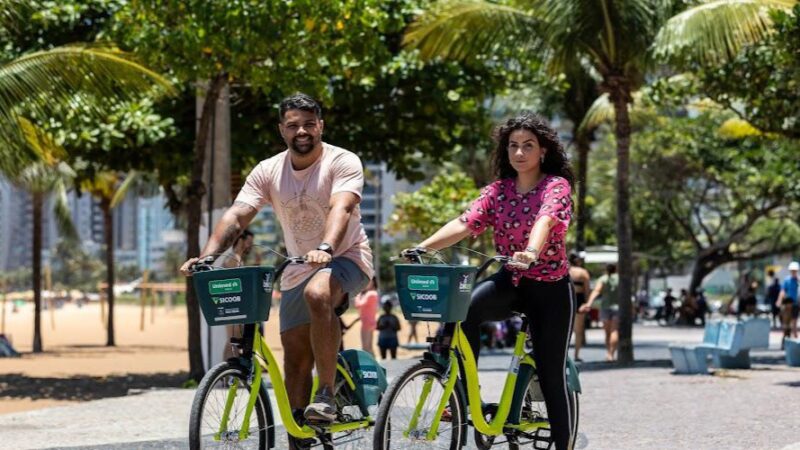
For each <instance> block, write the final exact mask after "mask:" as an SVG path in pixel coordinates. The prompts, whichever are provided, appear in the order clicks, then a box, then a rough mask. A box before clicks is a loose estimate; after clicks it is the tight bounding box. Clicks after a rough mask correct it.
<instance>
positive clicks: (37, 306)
mask: <svg viewBox="0 0 800 450" xmlns="http://www.w3.org/2000/svg"><path fill="white" fill-rule="evenodd" d="M32 196H33V199H32V200H33V254H32V259H33V261H32V263H33V264H32V265H33V308H34V309H33V353H41V352H42V208H43V207H44V194H42V193H33V195H32Z"/></svg>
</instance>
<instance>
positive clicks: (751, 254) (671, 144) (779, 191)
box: [633, 112, 800, 290]
mask: <svg viewBox="0 0 800 450" xmlns="http://www.w3.org/2000/svg"><path fill="white" fill-rule="evenodd" d="M729 117H730V116H729V114H720V113H718V112H706V113H702V114H700V115H699V116H697V117H693V118H690V117H674V116H672V117H669V118H667V117H662V118H660V119H659V120H656V121H653V122H652V123H651V124H649V125H648V126H646V127H644V128H643V129H642V130H640V131H639V132H637V134H636V139H635V140H634V146H633V149H634V155H635V164H636V167H637V170H636V171H635V173H636V178H635V180H636V183H635V185H636V186H637V188H636V189H635V196H634V198H635V199H636V200H635V202H634V203H635V204H637V205H639V206H640V209H641V210H642V212H645V211H646V212H647V213H648V214H647V215H644V216H641V219H642V221H641V222H639V223H637V227H636V228H637V239H640V240H641V241H642V242H644V243H649V244H650V245H651V246H652V247H651V248H653V249H656V250H660V252H659V253H661V254H662V255H664V256H667V257H669V258H671V259H673V260H680V259H688V260H690V261H692V277H691V281H690V285H689V288H690V289H691V290H694V289H696V288H698V287H699V286H700V285H701V284H702V281H703V279H704V278H705V277H706V276H707V275H708V274H710V273H711V272H712V271H713V270H714V269H716V268H717V267H719V266H720V265H722V264H725V263H729V262H735V261H748V260H756V259H759V258H764V257H767V256H771V255H775V254H780V253H785V252H790V251H794V250H796V249H797V248H800V228H799V227H798V226H797V219H798V216H797V210H798V208H800V187H798V186H797V183H794V182H793V181H792V180H795V179H797V177H798V176H800V168H798V166H797V163H796V160H794V158H793V156H792V155H794V154H795V152H796V148H795V147H794V146H793V145H792V144H791V142H789V141H787V140H785V139H773V138H769V137H765V136H746V137H740V138H731V137H728V136H725V135H723V134H721V130H722V129H723V125H724V124H725V122H726V120H727V119H728V118H729ZM648 219H649V220H648Z"/></svg>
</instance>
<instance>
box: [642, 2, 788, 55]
mask: <svg viewBox="0 0 800 450" xmlns="http://www.w3.org/2000/svg"><path fill="white" fill-rule="evenodd" d="M797 3H798V0H716V1H712V2H708V3H704V4H701V5H698V6H695V7H693V8H689V9H687V10H686V11H683V12H682V13H680V14H677V15H675V16H674V17H672V18H670V19H669V20H668V21H667V22H666V23H665V24H664V26H663V27H662V28H661V30H660V31H659V32H658V35H657V36H656V39H655V42H654V44H653V48H654V50H655V53H656V55H658V56H661V57H665V58H673V59H675V60H678V61H679V62H681V60H683V61H687V60H692V61H699V62H701V63H705V64H714V63H721V62H725V61H727V60H730V59H732V58H733V57H734V56H736V54H738V53H739V50H740V49H741V48H742V47H743V46H745V45H748V44H752V43H754V42H758V41H759V40H761V39H762V38H763V37H764V36H766V35H767V34H769V33H771V32H772V31H773V30H772V17H771V15H770V11H772V10H775V9H781V10H784V11H790V10H791V9H792V8H793V7H794V6H795V5H796V4H797Z"/></svg>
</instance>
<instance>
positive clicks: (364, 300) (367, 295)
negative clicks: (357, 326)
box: [355, 291, 378, 330]
mask: <svg viewBox="0 0 800 450" xmlns="http://www.w3.org/2000/svg"><path fill="white" fill-rule="evenodd" d="M355 307H356V308H358V317H359V318H360V319H361V329H362V330H375V327H376V326H377V324H378V320H377V319H376V316H377V315H378V291H367V292H363V293H361V294H358V296H357V297H356V301H355Z"/></svg>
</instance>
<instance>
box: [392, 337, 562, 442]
mask: <svg viewBox="0 0 800 450" xmlns="http://www.w3.org/2000/svg"><path fill="white" fill-rule="evenodd" d="M526 336H527V333H525V332H520V333H518V334H517V339H516V342H515V343H514V353H513V356H512V358H511V366H510V367H509V370H508V375H507V376H506V381H505V384H504V386H503V392H502V394H501V396H500V402H499V403H498V408H497V413H496V414H495V416H494V417H493V418H492V420H491V422H487V421H486V418H485V417H484V415H483V411H482V410H481V394H480V388H479V385H478V366H477V363H476V362H475V356H474V355H473V354H472V348H471V347H470V345H469V342H468V341H467V337H466V335H465V334H464V332H463V331H461V324H460V323H459V324H457V325H456V327H455V331H454V333H453V338H452V346H451V347H450V351H449V353H450V354H449V356H450V359H449V366H448V369H447V373H448V374H449V376H448V377H447V382H446V383H445V388H444V392H443V394H442V398H441V400H440V401H439V405H438V407H437V409H436V412H435V414H434V418H433V422H432V423H431V427H430V429H429V430H428V434H427V436H426V438H427V439H428V440H433V439H435V438H436V435H437V433H438V430H439V423H440V422H441V418H442V413H443V412H444V409H445V408H446V407H447V401H448V399H449V398H450V396H451V395H452V394H453V391H454V390H455V386H456V380H457V379H458V378H459V374H461V373H462V372H461V365H462V364H463V368H464V371H463V374H464V376H465V377H466V379H465V380H464V382H465V383H466V391H467V402H468V403H469V412H470V414H471V416H472V425H473V426H474V427H475V429H477V430H478V431H479V432H481V433H482V434H485V435H487V436H498V435H501V434H503V431H504V429H505V428H516V429H519V430H521V431H530V430H535V429H538V428H546V427H548V426H549V423H548V422H547V421H537V422H526V423H520V424H506V420H507V419H508V415H509V412H510V410H511V404H512V402H513V401H514V394H515V387H516V385H517V377H518V375H519V369H520V367H521V366H522V365H526V364H527V365H530V366H531V367H532V368H533V369H535V368H536V362H534V360H533V358H532V357H531V356H530V355H529V354H527V353H525V339H526ZM432 383H433V379H429V380H426V381H425V384H424V385H423V388H422V394H421V396H420V400H419V403H417V407H416V408H415V410H414V413H413V414H412V416H411V421H410V422H409V429H408V430H406V434H408V433H409V432H410V431H411V430H412V429H413V428H415V427H416V424H417V420H418V418H419V414H420V412H421V410H422V406H423V405H424V403H425V401H426V400H427V397H428V395H429V394H430V390H431V384H432ZM522 394H523V395H524V390H523V391H522Z"/></svg>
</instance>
